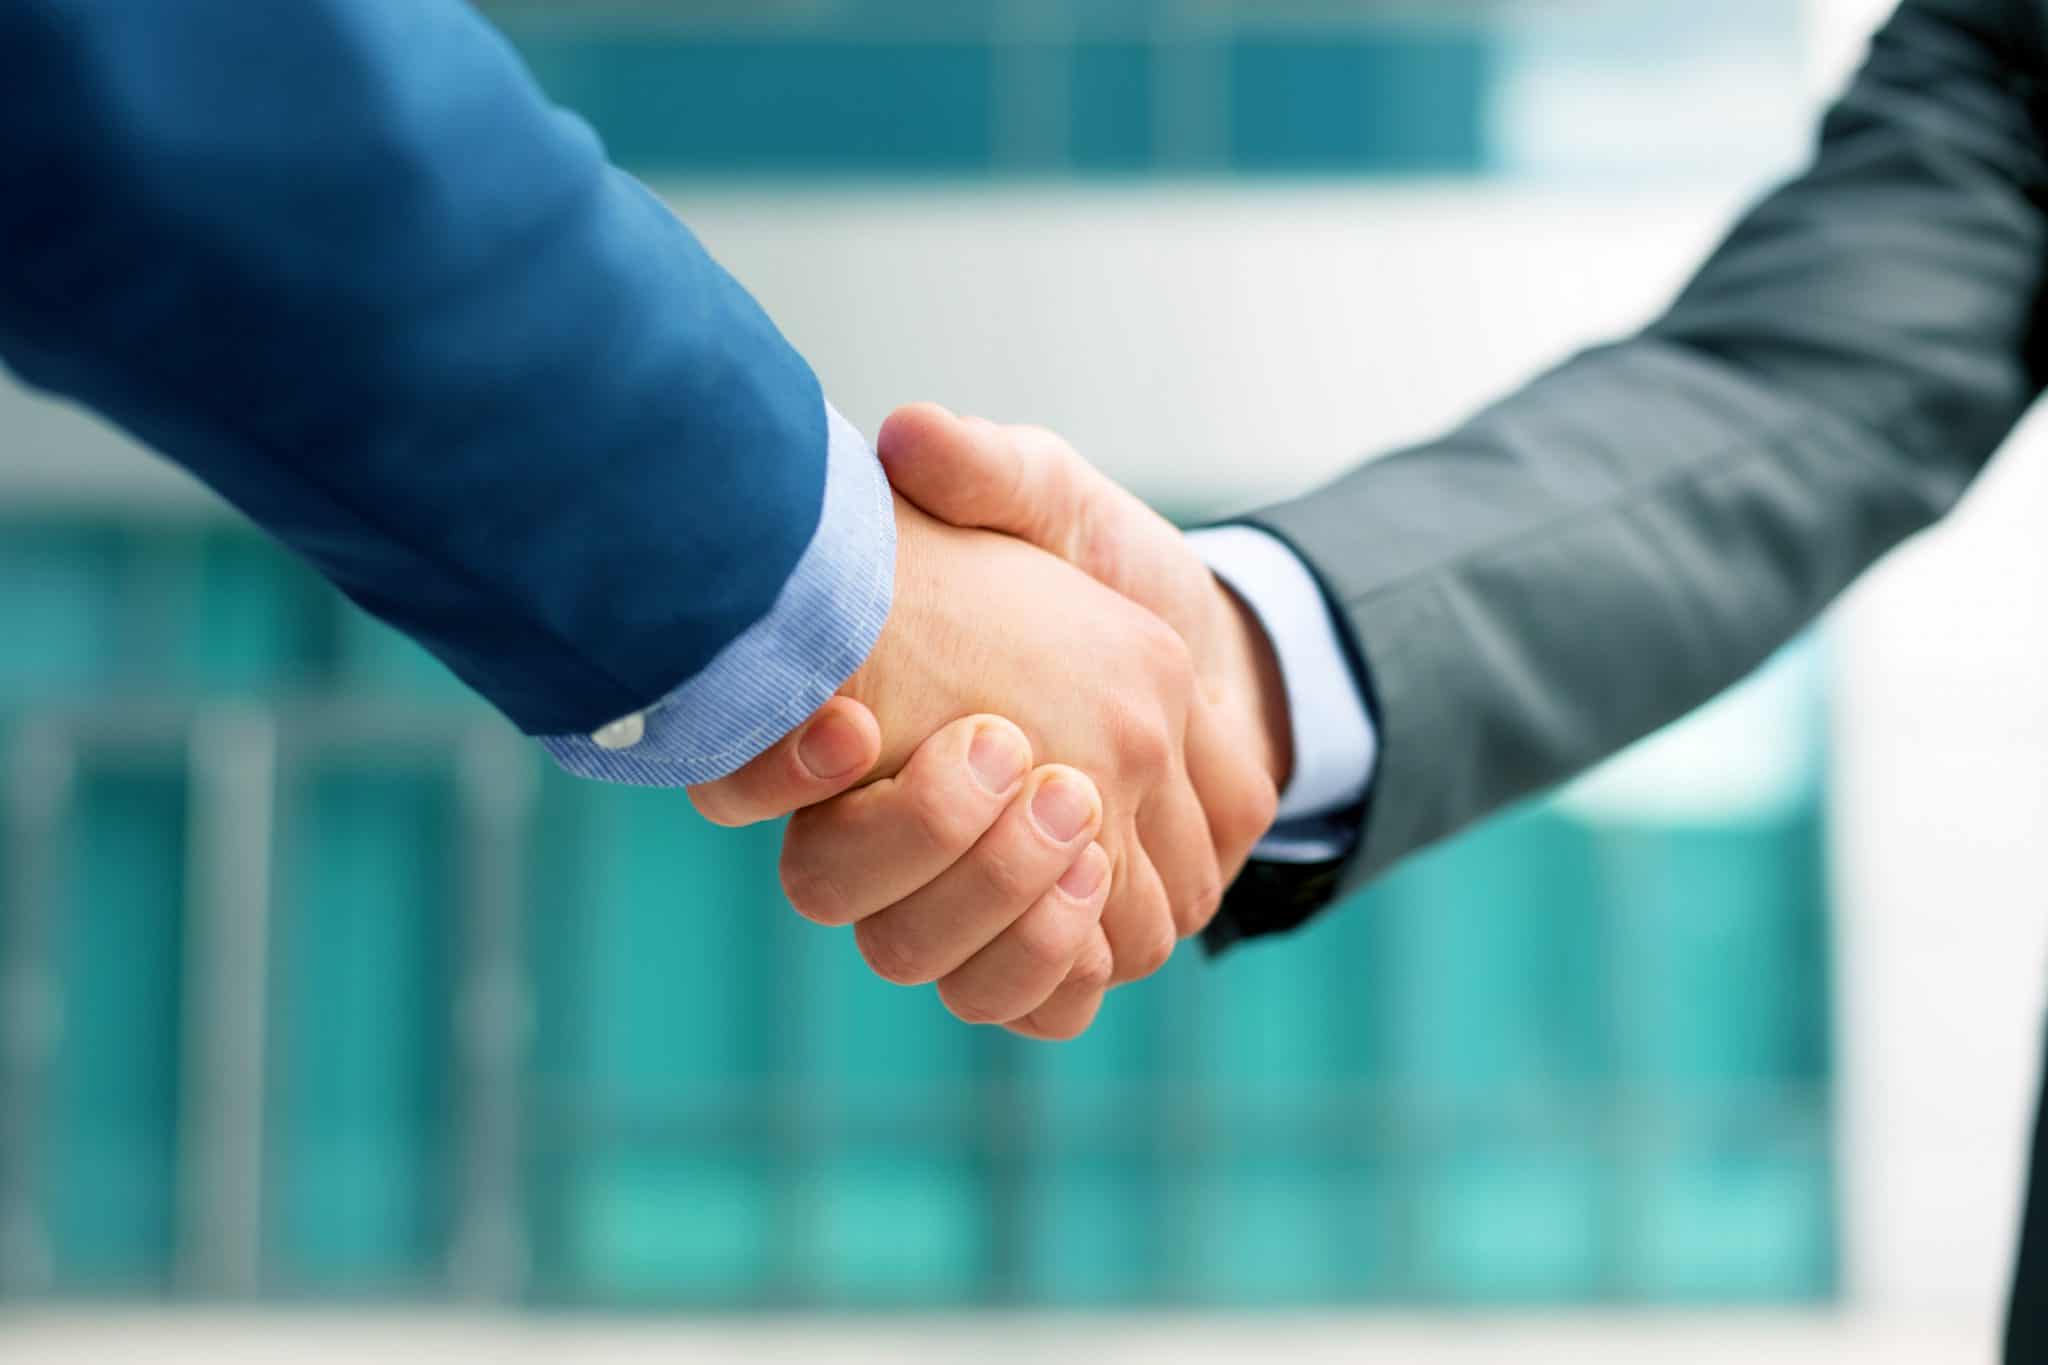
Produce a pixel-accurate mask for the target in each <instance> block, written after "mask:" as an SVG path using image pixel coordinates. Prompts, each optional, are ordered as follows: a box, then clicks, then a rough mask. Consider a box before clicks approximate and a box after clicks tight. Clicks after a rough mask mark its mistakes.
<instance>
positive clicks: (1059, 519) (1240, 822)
mask: <svg viewBox="0 0 2048 1365" xmlns="http://www.w3.org/2000/svg"><path fill="white" fill-rule="evenodd" d="M876 448H877V451H878V453H879V455H880V457H881V460H882V464H883V466H884V468H886V469H887V470H888V473H889V480H890V482H891V483H892V484H893V485H894V486H895V488H896V491H897V493H898V494H899V495H900V496H902V497H905V498H908V499H909V500H910V501H911V502H913V503H916V504H917V505H918V506H919V507H920V508H922V509H923V510H924V511H926V512H928V513H930V514H931V515H933V516H935V517H937V518H939V519H940V520H942V521H945V522H947V523H949V524H952V525H955V526H973V527H980V528H984V529H987V530H992V531H999V532H1001V533H1003V534H1005V535H1009V536H1014V537H1016V538H1018V539H1021V540H1024V541H1028V542H1029V543H1031V544H1033V545H1035V546H1038V547H1039V548H1041V549H1043V550H1046V551H1047V552H1049V553H1051V554H1054V555H1057V556H1058V557H1059V558H1061V559H1063V560H1065V561H1066V562H1068V563H1069V564H1072V565H1074V566H1075V567H1076V568H1078V569H1080V570H1081V571H1082V572H1083V573H1086V574H1087V575H1088V576H1089V577H1091V578H1093V579H1095V580H1096V581H1097V582H1099V583H1101V584H1103V585H1104V586H1106V587H1108V588H1111V589H1113V590H1114V591H1115V592H1117V593H1118V594H1119V595H1121V596H1124V597H1127V598H1129V599H1130V600H1131V601H1133V602H1136V603H1138V604H1139V605H1140V606H1143V607H1145V608H1147V609H1149V610H1150V611H1152V612H1153V613H1154V614H1156V615H1157V616H1159V617H1160V619H1162V620H1163V621H1165V622H1166V623H1167V624H1168V625H1170V626H1172V627H1173V629H1174V631H1175V632H1176V633H1177V634H1179V635H1180V637H1181V639H1182V640H1183V641H1184V642H1185V643H1186V644H1187V647H1188V651H1189V656H1190V661H1191V663H1192V664H1193V667H1194V670H1195V679H1196V685H1197V690H1198V694H1199V695H1198V698H1197V704H1196V711H1197V714H1199V715H1205V716H1206V717H1207V718H1208V722H1209V723H1208V724H1207V725H1205V726H1203V727H1201V728H1200V730H1199V731H1198V732H1197V734H1198V737H1199V738H1201V739H1202V740H1203V741H1204V742H1205V743H1213V744H1219V745H1222V746H1225V747H1227V748H1228V749H1229V750H1230V751H1231V752H1232V753H1235V754H1244V755H1250V756H1251V757H1252V758H1253V760H1254V762H1255V765H1256V768H1257V776H1256V777H1255V778H1250V779H1248V778H1246V777H1245V776H1244V773H1243V765H1242V764H1241V763H1240V764H1233V763H1231V762H1229V761H1228V757H1227V756H1226V755H1225V754H1224V753H1220V752H1215V751H1210V750H1207V749H1205V750H1203V751H1202V752H1197V751H1196V746H1195V742H1194V740H1193V739H1191V741H1190V747H1189V754H1188V767H1189V771H1190V774H1191V776H1192V778H1193V781H1194V784H1195V788H1196V791H1197V792H1198V793H1199V794H1200V796H1201V799H1202V801H1203V803H1204V806H1205V808H1207V809H1208V810H1209V812H1210V818H1211V824H1212V828H1214V830H1215V831H1216V835H1217V837H1216V851H1217V857H1218V860H1219V862H1220V864H1221V865H1222V867H1223V870H1224V874H1225V876H1224V880H1225V884H1226V885H1227V884H1228V883H1229V882H1231V881H1234V880H1236V878H1237V874H1238V873H1239V872H1241V871H1242V870H1243V868H1244V864H1245V862H1246V861H1247V860H1248V859H1249V857H1250V855H1251V850H1252V847H1253V845H1255V844H1256V843H1257V842H1258V840H1259V839H1260V838H1261V837H1263V836H1264V835H1265V833H1266V831H1267V830H1268V829H1269V828H1271V826H1272V823H1273V813H1274V809H1275V806H1276V805H1277V802H1278V796H1277V794H1278V792H1279V791H1280V790H1281V789H1282V788H1284V787H1285V786H1286V785H1287V780H1288V778H1289V776H1290V775H1291V773H1292V769H1293V756H1294V737H1293V734H1292V722H1291V720H1290V717H1289V712H1288V707H1287V696H1286V688H1285V685H1284V682H1283V680H1282V678H1281V675H1280V667H1279V662H1278V660H1277V658H1276V657H1275V655H1274V653H1273V647H1272V643H1271V641H1269V640H1268V639H1267V637H1266V633H1265V630H1264V628H1263V627H1262V626H1260V624H1259V622H1258V618H1257V617H1256V616H1254V615H1253V614H1252V612H1251V610H1250V609H1249V608H1248V607H1247V606H1246V605H1245V604H1244V602H1243V601H1242V600H1240V599H1239V598H1238V596H1237V594H1235V593H1234V592H1232V591H1231V590H1230V589H1229V588H1228V587H1226V586H1225V585H1224V583H1223V582H1222V581H1221V580H1220V579H1218V578H1217V577H1216V575H1215V574H1213V573H1211V572H1210V570H1209V567H1208V566H1207V565H1206V564H1204V563H1203V562H1202V560H1201V558H1200V556H1198V555H1197V554H1196V553H1195V552H1194V550H1193V548H1192V547H1190V545H1189V544H1188V541H1187V538H1186V537H1185V536H1184V535H1182V534H1181V532H1180V531H1179V530H1178V529H1176V528H1175V527H1174V525H1173V524H1172V523H1171V522H1169V521H1167V520H1166V519H1165V518H1164V517H1162V516H1160V515H1159V514H1158V513H1157V512H1154V511H1153V510H1152V509H1151V508H1150V507H1148V506H1146V505H1145V504H1144V503H1143V502H1142V501H1140V500H1139V499H1138V498H1137V497H1136V496H1134V495H1133V494H1131V493H1130V492H1128V491H1127V490H1125V489H1124V488H1123V487H1121V486H1120V485H1118V484H1117V483H1115V482H1114V481H1113V480H1111V479H1110V478H1109V477H1107V476H1106V475H1104V474H1103V473H1102V472H1101V471H1099V470H1097V469H1096V468H1095V467H1094V466H1093V465H1091V464H1089V463H1088V462H1087V461H1086V460H1084V459H1083V458H1082V457H1081V456H1080V455H1079V454H1078V453H1077V452H1076V451H1075V450H1074V448H1073V447H1072V446H1071V445H1069V444H1068V443H1067V442H1066V441H1065V440H1063V439H1062V438H1061V437H1059V436H1057V435H1055V434H1054V433H1052V432H1050V431H1047V430H1045V429H1043V428H1041V427H1032V426H999V425H997V424H996V423H994V422H990V421H987V420H985V419H982V418H978V417H956V416H954V415H953V414H952V413H950V412H948V411H947V410H946V409H944V408H942V407H938V406H936V405H934V404H929V403H921V404H913V405H912V406H910V407H906V408H902V409H899V410H898V411H897V412H896V413H894V414H893V415H892V416H891V417H890V418H889V420H888V421H887V422H886V423H885V424H884V425H883V428H882V433H881V436H880V438H879V439H878V441H877V442H876ZM1205 923H1206V921H1205ZM1195 927H1196V928H1199V927H1201V926H1195Z"/></svg>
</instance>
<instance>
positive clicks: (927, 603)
mask: <svg viewBox="0 0 2048 1365" xmlns="http://www.w3.org/2000/svg"><path fill="white" fill-rule="evenodd" d="M897 512H898V552H897V586H896V605H895V609H894V610H893V611H892V614H891V616H890V620H889V624H888V626H887V627H886V628H885V629H884V631H883V635H882V639H881V641H880V642H879V643H878V645H877V646H876V649H875V651H874V653H873V655H872V656H871V657H870V658H869V660H868V662H867V664H866V665H865V666H864V667H863V668H862V669H861V670H860V672H859V673H858V674H856V675H855V676H854V678H853V679H852V680H850V681H849V682H848V684H847V686H846V688H845V689H844V690H843V693H844V695H843V696H842V698H840V699H837V700H835V701H834V702H833V703H831V704H829V705H828V706H827V707H826V708H825V710H823V711H821V712H820V713H819V715H818V716H816V717H814V718H813V719H812V721H811V722H810V723H809V724H807V725H806V726H805V727H804V729H803V730H801V731H799V732H798V733H797V734H795V735H792V736H791V737H789V738H788V739H786V740H785V741H784V742H783V743H782V744H780V745H778V746H777V747H776V748H775V749H773V750H770V751H769V752H768V753H767V754H764V755H763V756H762V757H761V758H759V759H757V760H755V762H754V763H753V764H750V765H749V766H748V767H747V768H746V769H744V770H742V771H741V772H740V773H737V774H735V775H734V776H733V777H730V778H727V779H725V780H724V781H723V782H720V783H714V784H711V785H710V786H708V787H704V788H699V789H696V790H694V791H693V792H692V793H691V795H692V798H693V800H695V801H696V803H697V805H698V807H699V809H700V810H702V811H703V812H704V813H705V814H706V815H707V816H708V817H709V818H711V819H713V820H717V821H720V822H722V823H728V824H736V823H745V822H747V821H750V820H754V819H761V818H767V817H770V816H774V815H779V814H782V813H784V812H786V811H789V810H791V809H797V808H802V807H808V809H803V810H802V811H801V813H800V814H799V815H798V816H797V817H796V819H795V820H794V821H792V823H791V827H790V831H789V835H788V838H787V840H786V842H785V845H784V851H783V880H784V885H785V888H786V889H787V890H788V892H789V894H790V898H791V900H792V902H793V903H794V904H795V905H796V906H797V908H798V909H799V910H800V911H802V912H803V913H804V914H805V915H807V916H809V917H810V918H813V919H816V920H819V921H821V922H824V923H829V924H851V925H853V926H854V927H855V934H856V937H857V938H858V940H859V943H860V947H861V950H862V952H863V954H864V955H865V956H866V958H867V960H868V961H869V963H870V964H871V965H872V966H873V967H874V968H875V969H876V970H877V971H878V972H879V973H880V974H881V975H882V976H884V977H885V978H887V979H889V980H891V981H895V982H898V983H900V984H921V983H925V982H932V981H936V982H938V983H939V984H940V993H941V995H942V996H943V997H944V998H945V1000H946V1002H947V1004H948V1006H949V1007H950V1008H952V1009H953V1010H954V1012H955V1013H957V1014H959V1015H961V1016H962V1017H963V1018H967V1019H970V1020H973V1021H976V1022H990V1023H1001V1024H1005V1025H1008V1026H1010V1027H1012V1028H1014V1029H1016V1030H1017V1031H1019V1032H1022V1033H1026V1034H1029V1035H1032V1036H1038V1037H1071V1036H1074V1035H1075V1034H1078V1033H1079V1032H1080V1031H1082V1030H1083V1029H1085V1028H1086V1027H1087V1025H1088V1023H1089V1022H1090V1021H1091V1020H1092V1019H1093V1017H1094V1015H1095V1012H1096V1010H1097V1008H1098V1007H1099V1005H1100V1001H1101V996H1102V992H1103V989H1104V988H1105V987H1106V986H1107V985H1108V984H1110V983H1111V982H1113V981H1127V980H1134V979H1136V978H1138V977H1140V976H1144V975H1148V974H1150V973H1151V972H1153V971H1155V970H1157V969H1158V967H1159V966H1160V965H1161V964H1163V963H1164V962H1165V960H1166V959H1167V957H1168V956H1169V955H1170V954H1171V953H1172V951H1173V948H1174V946H1175V945H1176V943H1177V942H1178V940H1179V939H1180V938H1181V937H1183V936H1185V935H1187V934H1191V933H1194V932H1196V931H1198V930H1199V929H1200V928H1201V927H1202V926H1203V925H1205V924H1206V923H1207V922H1208V920H1209V918H1210V917H1211V916H1212V915H1213V914H1214V913H1215V909H1216V906H1217V904H1218V902H1219V901H1220V899H1221V896H1222V892H1223V889H1224V886H1225V885H1226V873H1228V874H1229V875H1234V874H1235V872H1236V870H1237V868H1238V866H1240V865H1241V863H1242V861H1243V854H1244V852H1245V851H1248V850H1249V848H1250V846H1251V844H1252V842H1253V841H1254V840H1256V839H1257V837H1258V835H1259V833H1261V832H1262V831H1263V830H1264V828H1265V825H1266V824H1267V823H1269V822H1270V819H1271V814H1272V806H1273V801H1274V791H1275V781H1274V777H1273V775H1272V774H1271V772H1270V771H1268V770H1266V768H1265V767H1264V766H1263V764H1264V762H1265V751H1264V747H1263V746H1260V747H1257V748H1253V747H1247V745H1246V743H1245V740H1246V736H1247V734H1248V730H1247V728H1246V727H1242V726H1239V725H1237V724H1235V723H1234V721H1233V718H1232V713H1231V712H1230V711H1229V710H1228V709H1226V708H1225V707H1223V706H1220V705H1218V704H1217V703H1216V702H1215V701H1214V700H1213V699H1212V698H1211V697H1210V696H1209V695H1208V693H1207V688H1208V687H1209V686H1210V685H1211V683H1212V680H1210V679H1200V680H1199V682H1200V685H1198V676H1197V673H1196V669H1195V662H1194V656H1193V655H1192V654H1191V653H1190V650H1189V646H1188V643H1187V642H1186V641H1185V640H1184V639H1183V638H1182V635H1181V634H1180V633H1179V631H1177V630H1176V629H1175V628H1174V627H1172V626H1169V625H1168V624H1167V623H1166V622H1164V621H1163V620H1161V619H1160V617H1159V616H1158V615H1156V614H1155V613H1153V612H1151V611H1148V610H1146V609H1144V608H1142V607H1140V606H1138V605H1136V604H1135V603H1134V602H1132V601H1131V600H1129V599H1128V598H1126V597H1124V596H1122V595H1120V594H1119V593H1116V592H1113V591H1111V590H1109V588H1107V587H1105V586H1104V585H1103V584H1101V583H1099V582H1097V581H1095V580H1094V579H1091V578H1090V577H1088V576H1087V575H1086V574H1083V573H1081V572H1079V571H1078V570H1076V569H1075V568H1074V567H1072V566H1070V565H1068V564H1065V563H1062V562H1060V560H1059V559H1057V558H1056V557H1054V556H1052V555H1050V554H1048V553H1046V552H1045V551H1043V550H1041V549H1038V548H1036V547H1034V546H1032V545H1029V544H1026V543H1024V542H1023V541H1022V540H1019V539H1017V538H1014V537H1012V536H1008V535H998V534H991V533H989V532H987V531H981V530H974V529H966V528H961V527H957V526H952V525H947V524H944V523H942V522H940V521H938V520H935V519H934V518H932V517H930V516H927V515H925V514H924V513H923V512H921V511H919V510H918V509H917V508H916V507H914V506H912V505H910V503H909V502H907V501H905V500H902V499H899V501H898V508H897ZM1204 624H1205V628H1206V627H1208V626H1211V625H1217V626H1220V625H1226V624H1228V623H1221V622H1219V623H1207V622H1205V623H1204ZM1231 629H1236V630H1239V631H1240V632H1241V630H1242V627H1241V626H1233V627H1231ZM1239 638H1240V639H1241V636H1240V637H1239ZM1209 647H1210V648H1212V649H1225V648H1228V647H1229V646H1228V644H1227V642H1210V643H1209ZM853 702H859V703H861V704H862V705H864V706H865V707H866V708H867V710H868V711H870V712H872V717H870V716H869V715H868V714H866V713H865V712H863V711H862V709H861V707H860V706H855V705H852V703H853ZM994 716H1004V717H1007V718H1008V719H1009V720H1010V721H1012V722H1014V723H1015V724H1014V726H1009V725H1005V724H1004V723H1003V722H1002V721H998V720H994V719H992V717H994ZM876 722H879V725H878V726H877V724H876ZM877 756H879V763H877V764H873V765H872V771H873V772H875V773H879V774H883V775H885V777H886V780H884V781H882V782H879V783H877V784H875V785H872V786H869V787H865V788H863V789H861V790H858V791H852V792H848V793H846V794H845V795H837V796H835V795H834V793H835V792H840V791H844V790H845V788H846V787H848V786H850V785H852V783H854V782H856V781H858V780H860V777H861V774H862V773H864V772H868V771H870V767H869V766H868V765H869V760H872V759H874V758H875V757H877ZM1041 759H1042V760H1052V761H1053V763H1054V764H1056V765H1059V766H1055V767H1052V768H1050V769H1047V768H1041V769H1039V770H1037V771H1032V772H1027V770H1028V769H1029V767H1030V765H1031V763H1032V762H1033V761H1035V760H1041ZM1197 774H1199V775H1197ZM1005 776H1007V777H1008V779H1009V780H1008V781H1001V780H998V779H999V778H1002V777H1005ZM1198 789H1199V793H1200V794H1198ZM821 798H831V799H829V800H826V799H821ZM1219 849H1223V850H1228V852H1227V854H1225V855H1224V856H1222V857H1219V852H1218V850H1219ZM1098 907H1099V910H1100V921H1099V924H1097V923H1096V921H1095V920H1094V919H1093V915H1094V913H1095V911H1096V910H1097V908H1098Z"/></svg>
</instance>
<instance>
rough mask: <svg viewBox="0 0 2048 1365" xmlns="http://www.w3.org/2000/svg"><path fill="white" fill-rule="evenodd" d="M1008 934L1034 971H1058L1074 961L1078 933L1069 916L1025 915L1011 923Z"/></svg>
mask: <svg viewBox="0 0 2048 1365" xmlns="http://www.w3.org/2000/svg"><path fill="white" fill-rule="evenodd" d="M1009 937H1010V942H1011V945H1012V946H1013V947H1015V948H1016V950H1017V953H1018V955H1019V956H1021V957H1022V958H1023V959H1024V961H1025V962H1026V963H1027V964H1028V965H1029V968H1030V969H1031V970H1032V971H1033V972H1034V973H1043V972H1048V971H1059V970H1062V969H1064V968H1065V967H1067V965H1068V964H1069V963H1071V962H1072V961H1073V960H1074V939H1075V937H1076V934H1075V929H1074V927H1073V925H1072V924H1071V922H1070V917H1068V916H1065V915H1059V914H1034V915H1026V916H1025V917H1024V918H1023V919H1020V920H1018V921H1017V922H1016V923H1015V924H1013V925H1011V926H1010V929H1009Z"/></svg>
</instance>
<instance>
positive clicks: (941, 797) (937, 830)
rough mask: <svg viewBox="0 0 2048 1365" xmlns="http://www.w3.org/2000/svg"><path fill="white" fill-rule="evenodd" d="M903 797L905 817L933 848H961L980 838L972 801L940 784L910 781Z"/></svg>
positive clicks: (980, 822) (980, 830) (979, 829)
mask: <svg viewBox="0 0 2048 1365" xmlns="http://www.w3.org/2000/svg"><path fill="white" fill-rule="evenodd" d="M903 796H904V814H905V816H906V818H907V819H908V820H909V821H910V823H911V825H912V826H913V827H914V828H915V829H916V830H917V831H918V833H919V834H920V835H922V836H923V837H924V839H925V840H926V841H927V842H929V843H930V845H931V846H932V847H934V848H938V849H950V850H962V849H965V848H967V847H968V845H970V844H972V843H973V842H974V841H975V840H976V839H978V838H980V837H981V834H982V828H983V823H982V821H981V820H979V819H977V818H976V813H975V811H974V809H973V807H972V804H971V803H969V802H967V801H963V800H961V799H960V798H959V796H958V794H957V793H954V792H952V791H949V790H947V789H946V787H945V785H944V784H943V783H938V782H930V781H926V782H913V783H911V784H910V785H908V786H907V787H905V788H904V791H903Z"/></svg>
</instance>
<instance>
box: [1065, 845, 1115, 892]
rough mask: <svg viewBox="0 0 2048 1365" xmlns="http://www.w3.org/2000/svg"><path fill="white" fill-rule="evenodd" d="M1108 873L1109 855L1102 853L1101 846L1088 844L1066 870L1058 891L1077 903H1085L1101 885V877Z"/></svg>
mask: <svg viewBox="0 0 2048 1365" xmlns="http://www.w3.org/2000/svg"><path fill="white" fill-rule="evenodd" d="M1108 871H1109V855H1108V854H1106V853H1104V852H1103V851H1102V845H1100V844H1090V845H1088V849H1087V851H1086V852H1085V853H1083V854H1082V855H1081V856H1080V858H1079V859H1077V860H1076V861H1075V863H1074V865H1073V866H1072V867H1070V868H1068V869H1067V875H1066V876H1064V877H1062V878H1060V890H1062V891H1064V892H1066V893H1067V894H1068V895H1069V896H1071V897H1073V898H1074V899H1075V900H1077V901H1085V900H1087V899H1088V898H1089V897H1090V896H1092V895H1094V894H1095V888H1096V887H1098V886H1100V885H1102V876H1103V874H1104V873H1106V872H1108Z"/></svg>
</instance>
